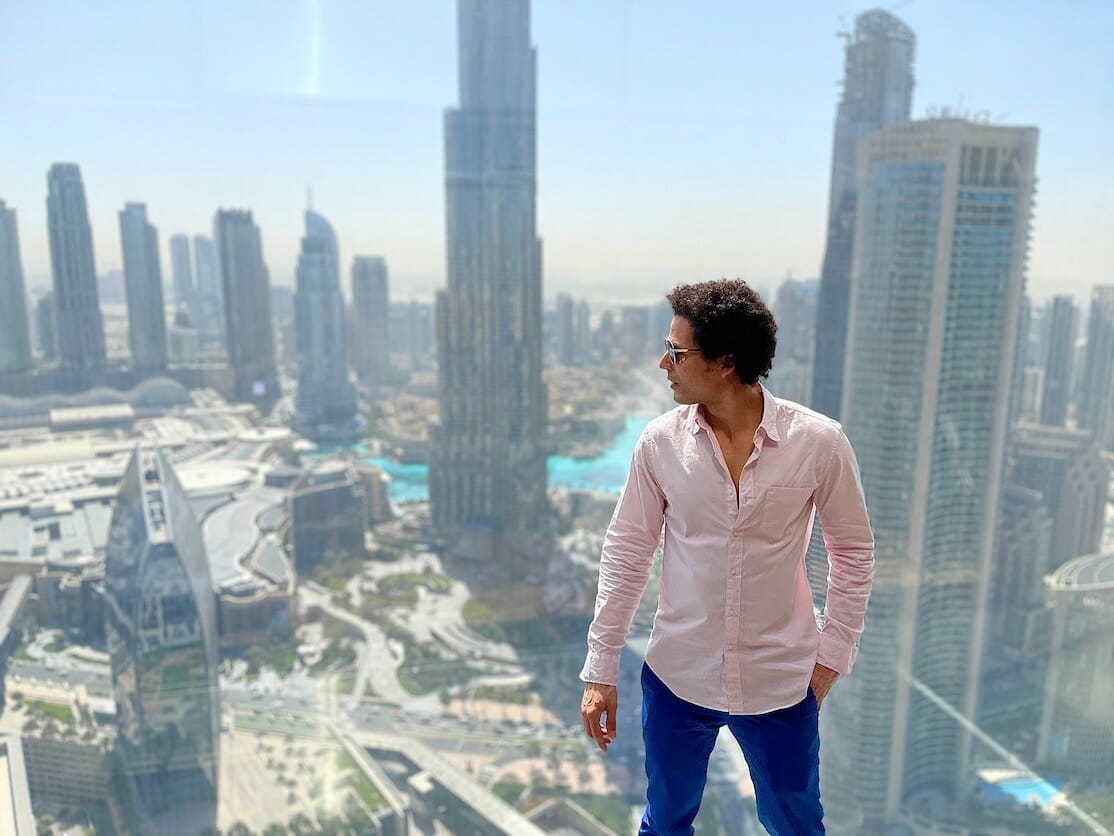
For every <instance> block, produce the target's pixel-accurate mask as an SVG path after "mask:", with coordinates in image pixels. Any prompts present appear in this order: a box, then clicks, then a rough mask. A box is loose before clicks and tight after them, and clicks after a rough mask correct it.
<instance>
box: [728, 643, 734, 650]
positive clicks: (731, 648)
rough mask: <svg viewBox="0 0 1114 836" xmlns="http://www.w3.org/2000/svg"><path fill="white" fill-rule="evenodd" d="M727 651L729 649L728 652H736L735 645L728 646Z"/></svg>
mask: <svg viewBox="0 0 1114 836" xmlns="http://www.w3.org/2000/svg"><path fill="white" fill-rule="evenodd" d="M727 649H728V650H734V649H735V645H734V644H729V645H727Z"/></svg>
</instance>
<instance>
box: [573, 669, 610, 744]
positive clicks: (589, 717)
mask: <svg viewBox="0 0 1114 836" xmlns="http://www.w3.org/2000/svg"><path fill="white" fill-rule="evenodd" d="M618 708H619V689H618V688H616V687H615V686H614V685H600V684H599V683H597V682H589V683H587V684H586V685H585V686H584V697H583V699H581V701H580V717H581V719H582V720H583V721H584V730H585V731H586V732H588V737H590V738H592V739H593V740H594V741H596V745H597V746H599V747H600V751H603V752H606V751H607V747H608V746H610V745H611V744H612V743H614V742H615V712H616V711H617V710H618ZM605 716H606V718H607V719H606V725H605V724H604V722H602V721H603V719H604V717H605Z"/></svg>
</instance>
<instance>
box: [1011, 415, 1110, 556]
mask: <svg viewBox="0 0 1114 836" xmlns="http://www.w3.org/2000/svg"><path fill="white" fill-rule="evenodd" d="M1010 453H1011V459H1012V461H1011V462H1010V464H1011V466H1010V467H1009V469H1008V471H1007V472H1008V477H1007V478H1008V479H1009V481H1010V482H1011V483H1012V484H1014V485H1018V486H1020V487H1023V488H1028V489H1029V490H1033V491H1037V492H1038V493H1039V494H1040V495H1041V501H1042V505H1043V507H1044V509H1045V512H1046V513H1047V515H1048V517H1049V519H1050V520H1051V521H1052V539H1051V543H1050V545H1049V550H1048V560H1047V562H1046V563H1045V564H1044V565H1043V566H1041V573H1042V574H1043V573H1048V572H1053V571H1055V570H1056V569H1057V568H1059V567H1060V566H1062V565H1063V564H1065V563H1067V562H1068V561H1069V560H1071V559H1073V558H1076V557H1079V556H1080V555H1084V554H1091V553H1092V552H1096V551H1098V550H1099V547H1100V546H1101V545H1102V526H1103V518H1104V516H1105V513H1106V493H1107V489H1108V486H1109V485H1110V465H1109V464H1108V463H1107V462H1106V461H1105V460H1104V459H1103V457H1102V455H1101V451H1100V448H1099V447H1098V445H1097V444H1096V443H1095V439H1094V436H1092V435H1091V433H1090V432H1088V431H1087V430H1073V429H1069V428H1067V427H1047V426H1033V425H1031V424H1029V425H1027V424H1018V425H1016V426H1014V428H1013V430H1012V432H1011V434H1010Z"/></svg>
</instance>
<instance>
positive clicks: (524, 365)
mask: <svg viewBox="0 0 1114 836" xmlns="http://www.w3.org/2000/svg"><path fill="white" fill-rule="evenodd" d="M457 27H458V32H457V35H458V51H459V55H458V59H459V73H460V91H459V95H460V107H458V108H456V109H454V110H450V111H449V112H448V113H447V114H446V116H445V192H446V210H447V212H446V215H447V229H446V232H447V241H446V245H447V246H446V250H447V257H448V287H447V288H446V289H445V290H443V291H441V292H440V293H439V294H438V297H437V348H438V369H439V374H440V379H439V386H440V425H439V426H437V427H435V428H434V432H433V437H432V441H433V445H434V447H433V450H434V452H433V455H432V457H431V461H430V495H431V500H432V505H433V519H434V524H435V526H436V528H437V529H438V530H439V531H441V532H442V533H443V534H444V535H446V536H449V537H453V536H454V535H456V534H458V533H460V531H461V530H462V529H464V528H469V529H473V530H482V531H485V532H489V533H491V534H494V535H496V536H497V537H500V538H501V540H502V542H504V543H507V542H509V540H512V539H515V535H517V534H523V533H526V532H537V531H539V530H541V528H542V522H543V519H544V517H545V515H546V509H547V503H546V457H545V443H544V442H545V431H546V394H545V386H544V383H543V381H542V274H541V241H540V240H539V239H538V234H537V216H536V215H537V213H536V196H537V182H536V149H537V129H536V113H535V96H536V89H537V82H536V54H535V51H534V48H533V47H532V46H531V45H530V4H529V2H528V0H498V2H496V0H458V4H457Z"/></svg>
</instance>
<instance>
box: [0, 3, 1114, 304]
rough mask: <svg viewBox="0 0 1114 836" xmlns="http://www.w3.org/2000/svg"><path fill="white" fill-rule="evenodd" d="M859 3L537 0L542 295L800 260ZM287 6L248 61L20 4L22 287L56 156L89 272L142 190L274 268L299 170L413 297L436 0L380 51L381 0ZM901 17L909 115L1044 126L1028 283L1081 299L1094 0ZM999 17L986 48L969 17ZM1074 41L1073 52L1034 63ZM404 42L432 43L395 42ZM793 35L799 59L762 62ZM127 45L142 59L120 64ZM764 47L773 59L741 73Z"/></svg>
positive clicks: (813, 233) (1099, 24) (156, 22)
mask: <svg viewBox="0 0 1114 836" xmlns="http://www.w3.org/2000/svg"><path fill="white" fill-rule="evenodd" d="M314 9H317V12H316V13H315V12H314ZM189 10H192V11H189ZM863 10H865V9H852V10H848V9H842V8H840V9H836V8H835V7H831V6H827V5H824V4H817V5H815V6H814V7H812V8H811V9H809V10H807V11H801V10H798V13H796V14H793V13H790V12H778V13H774V12H765V13H762V16H760V17H753V16H750V17H748V16H747V15H746V14H745V13H743V12H741V11H738V10H735V9H731V8H717V7H710V8H709V11H708V14H707V15H704V16H700V17H693V16H691V15H689V16H687V17H686V16H684V15H681V14H680V12H671V11H666V10H662V9H653V10H652V11H650V10H647V9H644V8H636V7H634V6H631V5H629V4H628V5H616V6H614V7H608V8H606V9H599V10H597V9H590V8H588V7H587V6H586V5H573V6H569V7H566V6H562V7H561V12H560V14H559V13H558V11H557V9H556V7H552V6H547V5H545V4H543V5H541V6H539V9H538V10H537V14H536V17H537V22H536V32H535V41H536V42H537V43H538V44H539V45H541V47H542V57H541V59H540V67H539V86H540V91H539V113H540V128H539V172H540V179H539V225H540V226H541V227H542V228H544V229H546V231H547V233H546V239H547V247H546V263H545V265H544V267H545V272H546V275H547V276H548V277H550V278H549V281H548V282H547V288H546V295H547V298H551V297H553V296H554V295H555V294H556V293H558V292H570V293H573V294H574V295H581V296H589V297H591V298H593V299H594V301H611V300H619V299H626V300H632V297H633V301H651V300H652V299H653V298H654V297H656V296H658V295H659V294H660V293H662V292H664V291H666V290H668V289H669V288H670V287H672V285H673V284H674V283H676V282H677V281H682V280H691V279H696V278H709V277H712V276H714V275H723V274H726V275H738V276H741V277H743V278H747V279H749V280H751V281H753V282H754V283H756V284H758V285H760V286H764V287H766V288H767V289H771V290H772V289H773V287H774V286H775V285H776V283H777V282H778V281H779V280H780V279H781V278H782V277H783V276H785V275H786V273H787V272H789V271H791V272H792V275H793V276H794V277H798V278H812V277H816V276H818V275H819V272H820V262H821V259H822V255H823V244H824V225H825V221H826V217H825V216H826V211H825V207H826V203H827V200H826V196H827V190H828V167H829V164H830V136H831V130H832V125H833V120H834V117H835V104H836V99H837V98H838V91H837V90H836V89H835V82H836V81H837V80H838V78H839V76H840V71H841V66H842V61H841V53H842V49H843V44H842V42H841V41H840V39H839V38H836V37H834V36H833V35H834V33H835V31H836V30H837V29H840V28H844V29H847V28H850V26H851V20H852V17H853V14H854V13H857V12H859V11H863ZM281 11H282V13H277V14H276V15H275V18H276V19H275V20H274V21H269V22H268V23H267V25H266V26H265V27H264V28H263V30H262V31H261V32H259V34H258V39H257V41H258V42H256V43H252V44H250V45H249V46H248V48H247V49H246V51H245V52H244V54H242V55H240V54H238V53H235V51H234V50H232V48H231V47H232V46H233V44H239V45H240V46H244V44H243V43H242V41H240V40H237V39H236V37H235V36H236V35H237V33H238V32H239V31H240V28H241V27H245V26H247V24H248V21H247V20H246V19H245V16H247V17H250V15H248V14H247V12H246V11H245V10H236V9H233V10H229V12H228V14H224V13H223V12H222V14H221V15H219V16H218V15H217V14H216V13H215V7H212V6H209V5H206V4H200V5H198V6H190V7H185V6H179V7H175V8H174V9H173V10H151V11H150V12H148V13H146V14H144V15H138V16H136V15H122V14H116V13H112V12H109V13H106V14H105V15H99V16H97V17H96V19H93V18H90V19H88V20H86V19H85V18H84V17H83V15H84V14H85V13H84V12H83V11H81V10H80V9H71V10H70V17H71V18H72V20H73V24H74V25H73V26H67V27H63V29H62V31H60V32H59V33H58V34H59V37H60V38H62V40H63V41H65V43H66V44H67V45H68V46H69V47H72V48H67V49H65V50H62V52H63V53H65V54H67V55H71V56H73V57H72V59H71V61H70V62H65V61H63V62H58V63H57V65H53V64H52V65H50V66H46V64H47V62H46V60H45V57H40V56H39V55H38V54H36V53H32V52H29V51H28V47H27V46H26V44H29V43H34V38H31V37H21V35H20V33H26V32H27V31H30V30H31V29H32V28H33V27H34V26H36V25H38V24H37V21H38V18H39V15H42V14H49V13H50V12H49V5H48V7H47V9H45V10H38V9H34V8H31V7H30V6H29V5H27V6H17V7H15V8H14V9H13V14H12V15H10V17H11V21H10V25H9V27H8V34H9V37H10V39H11V40H10V49H9V51H8V52H7V53H6V54H4V56H3V57H0V68H2V69H3V70H5V72H3V73H0V75H2V76H3V77H5V78H7V79H9V81H7V82H0V106H3V107H4V108H5V110H6V111H7V112H8V113H9V120H8V121H9V124H11V125H12V126H13V128H12V131H11V132H10V133H7V134H6V136H5V138H4V140H3V141H4V150H5V153H4V155H3V156H2V159H3V160H4V162H3V163H0V184H3V190H4V193H3V194H0V197H2V198H3V199H4V200H5V201H6V202H7V204H8V206H9V207H11V208H14V209H15V210H16V211H17V212H19V214H20V221H21V224H20V233H21V239H22V240H21V244H22V251H23V258H24V269H25V276H26V281H27V285H28V288H29V290H30V289H33V288H40V287H44V286H45V285H46V284H47V283H48V280H49V275H50V270H49V259H48V257H47V253H46V247H45V246H44V242H45V214H44V211H43V195H42V188H41V172H42V171H43V170H45V169H46V168H47V167H48V166H49V165H50V164H51V163H53V162H57V161H68V160H72V161H74V162H76V163H78V164H80V165H81V166H82V170H83V173H84V174H85V177H86V180H87V183H86V187H87V192H88V198H89V203H90V215H91V223H92V226H93V232H94V249H95V251H96V254H97V256H98V267H99V270H100V272H108V271H109V270H112V269H119V267H120V265H119V255H118V251H119V245H118V242H117V241H116V240H115V236H114V230H115V223H114V221H115V218H114V213H115V211H116V210H117V209H118V207H119V206H120V205H123V204H124V203H126V202H128V201H142V202H144V203H146V204H147V205H148V206H149V208H150V212H151V214H152V216H153V217H157V218H159V221H160V223H159V226H160V228H161V229H162V230H163V231H164V234H165V235H168V236H169V235H173V234H180V233H185V234H196V233H197V232H199V231H204V230H206V229H207V220H208V218H211V216H212V212H213V211H214V210H215V209H216V208H217V207H218V206H241V207H244V208H248V209H251V210H252V211H253V212H254V214H255V216H256V218H257V221H258V223H259V225H260V228H261V229H262V230H263V234H264V236H265V237H264V247H265V250H266V251H267V252H268V253H269V262H270V263H269V266H270V267H271V269H272V271H273V274H274V277H275V284H276V285H284V286H292V285H293V279H294V272H295V266H296V260H297V247H298V241H299V237H300V235H299V233H300V230H299V221H300V203H301V194H302V189H303V188H304V186H305V185H306V184H307V183H312V184H313V186H314V188H315V192H316V194H317V196H318V203H319V204H320V205H321V206H322V207H323V209H324V210H325V211H326V212H327V213H328V214H329V216H330V219H331V220H332V221H333V223H334V226H335V227H336V229H337V231H338V236H339V238H340V245H341V260H342V262H343V263H347V261H348V259H349V258H351V257H352V256H353V255H357V254H363V253H377V254H382V255H384V256H385V257H387V258H388V260H389V261H390V262H391V264H392V273H393V277H394V286H395V288H396V289H397V292H398V294H399V296H400V298H420V299H424V300H428V299H431V298H432V296H433V293H434V291H435V290H436V288H437V287H439V286H442V285H443V283H444V273H445V266H444V264H445V258H444V242H443V224H444V221H443V218H444V210H443V195H442V194H441V190H440V187H439V178H438V176H437V171H438V168H439V165H440V155H441V149H440V140H439V123H440V119H441V116H442V112H443V110H444V107H445V102H447V101H451V100H452V70H453V67H452V56H451V53H452V49H451V42H452V35H451V29H452V26H453V24H454V21H453V15H452V13H451V7H450V4H445V8H440V7H438V8H437V9H436V10H434V11H430V10H429V9H425V10H424V11H421V10H398V11H397V13H396V12H392V15H391V23H390V25H389V26H381V27H379V28H380V29H381V30H382V31H376V32H374V33H373V34H371V35H368V37H371V38H372V39H373V40H372V42H371V44H370V46H372V47H374V48H371V49H368V48H367V47H368V46H369V44H365V43H364V42H363V41H359V43H358V44H357V43H355V42H353V40H352V39H353V36H352V35H349V34H347V32H346V31H343V30H347V29H355V30H359V31H362V32H363V33H364V34H365V35H367V34H368V29H367V28H366V27H362V26H361V24H362V23H364V22H365V21H366V20H367V19H368V18H374V17H375V16H376V15H377V14H378V11H377V9H376V8H375V7H369V8H368V9H360V8H356V7H343V6H341V7H336V6H330V8H329V9H328V13H327V14H326V13H324V12H322V11H321V10H320V9H319V8H318V7H317V5H316V4H313V3H307V4H302V5H300V6H299V5H298V4H294V5H293V6H291V7H286V8H285V10H281ZM315 14H316V16H315ZM899 14H900V16H901V17H902V19H903V20H905V21H906V22H907V23H908V24H909V26H910V27H911V28H912V29H913V30H914V31H915V32H916V33H917V36H918V54H917V88H916V90H915V92H914V105H913V116H914V118H919V117H922V116H923V115H924V114H925V113H926V112H927V110H928V108H930V107H933V106H939V105H945V104H950V105H952V106H953V107H954V106H957V105H961V106H962V108H963V109H964V110H968V111H970V112H972V113H977V112H981V111H985V112H986V113H988V114H989V115H990V116H991V117H992V118H993V119H994V120H995V121H996V122H1004V123H1008V124H1026V125H1036V126H1038V127H1040V128H1041V130H1042V132H1043V135H1044V136H1045V137H1046V140H1045V142H1044V143H1043V145H1042V181H1041V193H1040V203H1039V205H1038V207H1037V210H1036V215H1035V219H1034V237H1033V251H1032V257H1031V262H1030V270H1029V274H1030V280H1029V289H1030V292H1031V293H1032V294H1033V296H1034V297H1035V298H1038V299H1039V298H1044V297H1046V296H1049V295H1052V294H1053V293H1065V292H1070V293H1072V294H1073V295H1074V296H1075V297H1076V298H1077V299H1079V300H1082V299H1085V298H1087V296H1088V294H1089V288H1090V286H1091V285H1092V284H1096V283H1098V282H1100V281H1101V280H1102V274H1103V270H1104V268H1105V267H1106V265H1108V264H1110V263H1111V259H1112V253H1114V250H1112V248H1114V243H1112V242H1110V240H1109V236H1106V235H1103V234H1102V221H1101V219H1102V218H1103V217H1106V216H1108V215H1109V210H1110V208H1111V207H1110V201H1111V198H1110V197H1109V196H1107V195H1106V194H1104V192H1103V189H1102V187H1101V183H1102V182H1103V181H1104V179H1105V178H1103V177H1102V176H1101V173H1102V171H1103V170H1109V163H1108V162H1106V160H1105V157H1106V154H1105V150H1104V149H1102V146H1101V142H1102V137H1103V136H1105V135H1106V133H1107V132H1108V130H1109V126H1110V119H1111V116H1110V114H1109V112H1108V110H1109V109H1107V111H1104V110H1103V109H1102V108H1095V107H1094V106H1093V105H1094V103H1095V102H1097V101H1100V100H1101V97H1102V95H1103V86H1102V78H1103V61H1104V59H1103V57H1102V51H1101V50H1099V48H1098V45H1099V43H1100V33H1101V31H1102V30H1103V28H1104V24H1105V23H1106V22H1108V21H1110V19H1111V16H1112V15H1111V12H1109V11H1108V10H1106V9H1103V8H1102V7H1100V6H1098V5H1097V4H1096V5H1093V6H1089V7H1084V8H1080V7H1073V8H1072V10H1070V12H1069V13H1067V14H1063V13H1055V14H1054V13H1052V12H1050V11H1047V10H1043V9H1039V8H1036V7H1035V6H1030V7H1023V8H1021V9H1014V10H1012V11H1011V15H1009V16H1007V17H1003V16H1002V15H1000V14H995V13H993V12H992V11H990V10H982V9H974V10H964V16H965V18H964V25H963V26H957V25H956V24H955V14H954V10H953V12H952V13H950V14H949V12H948V10H947V7H945V6H941V7H935V8H933V9H927V8H924V7H918V6H916V5H910V6H904V7H902V8H901V9H900V11H899ZM672 15H677V16H676V17H674V16H672ZM777 15H786V17H778V16H777ZM841 17H842V20H841ZM102 18H103V19H102ZM125 18H126V19H125ZM314 21H316V23H314ZM980 21H982V23H983V24H985V25H981V24H980ZM256 22H257V21H255V20H254V19H253V20H252V24H253V26H254V25H255V23H256ZM991 25H992V27H993V31H995V32H996V35H997V36H996V38H995V39H994V42H993V43H989V42H986V41H985V38H984V37H983V35H982V34H979V33H985V32H986V31H990V28H989V27H991ZM373 28H374V27H373ZM584 28H586V29H587V31H586V32H585V31H582V29H584ZM164 30H165V31H171V32H177V33H178V34H180V35H183V38H182V41H183V42H182V44H180V45H176V46H174V47H173V48H170V47H168V46H167V45H166V44H164V43H162V41H161V40H160V38H162V37H163V35H162V34H161V33H162V32H163V31H164ZM90 33H94V34H95V33H101V35H103V37H90V38H86V36H87V35H88V34H90ZM314 33H316V35H314ZM1068 33H1070V35H1071V39H1072V40H1071V42H1072V43H1073V50H1072V51H1071V52H1070V53H1068V52H1066V51H1057V52H1056V60H1055V61H1033V60H1032V56H1033V55H1039V54H1047V51H1048V45H1049V44H1052V45H1055V44H1057V43H1063V42H1066V40H1064V38H1066V37H1067V34H1068ZM78 35H80V38H81V42H78ZM419 35H420V36H421V37H422V38H424V39H425V40H426V41H428V43H429V44H430V45H431V46H435V45H436V44H438V43H440V44H441V45H442V46H443V49H430V50H424V49H423V50H412V51H413V52H416V53H420V57H419V56H412V55H409V54H407V50H406V49H405V48H404V46H405V44H407V43H413V42H414V40H413V39H414V38H415V37H418V36H419ZM685 38H688V39H689V40H691V41H692V42H693V43H696V42H699V43H701V44H702V47H701V49H699V50H697V49H694V48H693V47H692V46H691V45H690V44H689V43H688V42H686V41H685V40H684V39H685ZM122 39H123V40H122ZM665 39H668V41H669V42H668V43H663V40H665ZM1092 39H1093V40H1092ZM721 40H722V41H724V43H723V44H722V45H721V44H720V41H721ZM125 41H126V42H125ZM94 44H96V46H94ZM307 44H308V45H307ZM1089 44H1093V45H1094V49H1088V45H1089ZM113 45H115V47H114V46H113ZM312 45H316V46H315V47H313V48H310V47H311V46H312ZM357 46H359V47H360V48H361V50H362V51H363V52H366V53H368V54H367V55H360V54H357V53H358V52H359V51H360V50H357V49H356V47H357ZM720 46H722V47H724V48H723V49H720V48H719V47H720ZM728 46H730V47H731V49H726V47H728ZM106 47H107V48H106ZM116 47H118V48H116ZM161 47H165V48H161ZM663 47H668V49H665V54H666V55H667V56H668V58H667V59H666V58H663V56H662V55H659V54H658V53H659V52H661V51H662V49H663ZM790 47H791V48H792V53H791V54H792V56H793V60H792V62H788V63H787V62H785V61H784V60H780V58H779V56H780V55H784V54H786V53H785V50H786V49H787V48H790ZM91 49H95V54H94V53H90V51H89V50H91ZM284 50H285V51H284ZM976 51H978V52H981V53H982V54H981V55H980V57H979V58H978V59H977V61H976V59H975V58H973V56H974V55H975V53H976ZM697 53H699V54H697ZM314 56H316V57H314ZM94 57H95V64H93V63H92V62H93V61H94ZM51 61H54V59H51ZM253 62H254V63H253ZM775 62H776V63H775ZM85 63H90V65H91V66H96V67H97V69H96V71H88V67H85V66H84V64H85ZM137 63H141V64H142V65H143V66H145V67H147V68H148V71H147V72H144V73H134V72H130V73H129V72H127V70H128V69H129V68H134V66H135V65H137ZM976 63H977V65H978V66H976ZM249 65H250V66H249ZM769 66H777V67H778V74H777V76H776V77H774V78H772V79H770V80H769V81H767V82H763V83H756V82H755V80H756V79H760V78H769V76H768V75H766V74H765V71H766V69H767V68H768V67H769ZM79 67H80V68H81V69H82V73H81V78H80V79H75V78H74V73H75V71H76V69H77V68H79ZM20 78H35V79H36V87H35V90H34V92H32V91H29V90H26V89H21V88H20V87H18V86H16V85H15V84H14V83H13V82H12V81H11V79H20ZM589 81H590V82H591V83H590V84H589V83H587V82H589ZM125 122H126V123H127V124H128V125H129V131H128V133H127V134H126V135H121V134H120V133H119V131H118V128H117V126H118V125H119V124H121V123H125ZM756 126H758V127H757V128H756ZM307 131H309V134H308V135H307V134H306V132H307ZM106 137H107V138H108V139H106ZM647 167H651V168H652V169H653V171H654V176H652V177H646V176H645V171H646V169H647ZM1104 167H1105V168H1104ZM276 171H284V172H287V173H288V175H289V176H288V178H283V177H275V172H276ZM230 174H231V176H230ZM740 195H742V196H743V197H742V199H740ZM663 198H668V199H663ZM679 198H683V199H679ZM163 255H164V257H167V254H166V253H164V254H163ZM601 279H606V280H607V283H606V285H604V284H603V283H602V282H601V281H600V280H601Z"/></svg>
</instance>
